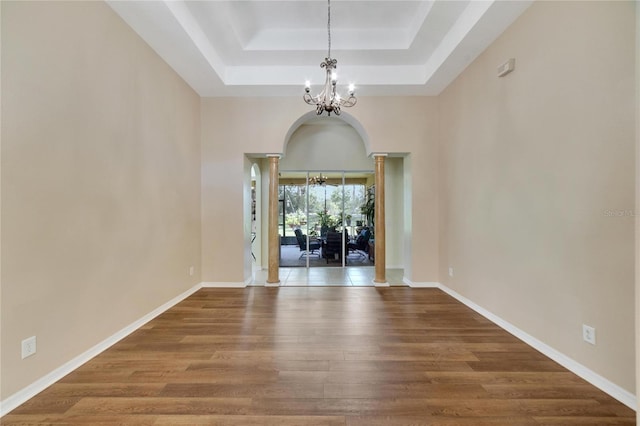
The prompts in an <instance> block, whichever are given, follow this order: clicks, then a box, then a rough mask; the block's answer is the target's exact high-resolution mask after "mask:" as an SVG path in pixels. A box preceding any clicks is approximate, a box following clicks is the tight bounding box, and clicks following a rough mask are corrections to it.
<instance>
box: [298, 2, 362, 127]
mask: <svg viewBox="0 0 640 426" xmlns="http://www.w3.org/2000/svg"><path fill="white" fill-rule="evenodd" d="M327 34H328V45H329V49H328V53H327V57H326V58H324V62H322V63H321V64H320V68H325V69H326V72H327V75H326V77H325V81H324V88H323V89H322V91H321V92H320V93H319V94H318V95H316V96H311V95H310V94H309V92H310V91H311V83H310V82H309V81H307V82H306V85H305V89H304V91H305V94H304V95H303V96H302V98H303V99H304V101H305V102H306V103H307V104H309V105H315V107H316V113H317V114H318V115H322V113H323V112H324V111H327V113H328V115H329V116H331V113H332V112H333V113H334V114H335V115H340V109H341V108H343V107H344V108H349V107H352V106H354V105H355V104H356V102H357V101H358V100H357V99H356V97H355V96H354V93H355V87H354V85H353V84H350V85H349V97H348V98H346V99H344V98H342V97H341V96H340V94H338V93H337V91H336V84H337V83H338V76H337V74H336V71H335V70H336V68H337V67H338V61H337V60H336V59H331V0H327Z"/></svg>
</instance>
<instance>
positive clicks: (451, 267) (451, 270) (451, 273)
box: [449, 266, 453, 277]
mask: <svg viewBox="0 0 640 426" xmlns="http://www.w3.org/2000/svg"><path fill="white" fill-rule="evenodd" d="M449 276H450V277H452V276H453V266H449Z"/></svg>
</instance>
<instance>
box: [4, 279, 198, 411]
mask: <svg viewBox="0 0 640 426" xmlns="http://www.w3.org/2000/svg"><path fill="white" fill-rule="evenodd" d="M201 287H202V285H201V284H197V285H195V286H193V287H191V288H190V289H189V290H187V291H185V292H184V293H182V294H180V295H178V296H176V297H174V298H173V299H171V300H169V301H168V302H167V303H165V304H163V305H162V306H159V307H158V308H156V309H154V310H153V311H151V312H150V313H148V314H147V315H145V316H143V317H142V318H140V319H139V320H137V321H135V322H133V323H131V324H129V325H128V326H126V327H125V328H123V329H122V330H120V331H118V332H117V333H115V334H113V335H112V336H110V337H108V338H106V339H105V340H103V341H102V342H100V343H98V344H97V345H95V346H94V347H92V348H91V349H89V350H87V351H86V352H84V353H82V354H80V355H78V356H77V357H75V358H73V359H72V360H70V361H69V362H67V363H65V364H63V365H62V366H61V367H58V368H56V369H55V370H53V371H52V372H50V373H49V374H47V375H45V376H43V377H41V378H40V379H38V380H36V381H35V382H33V383H31V384H30V385H28V386H27V387H25V388H23V389H21V390H19V391H18V392H16V393H14V394H13V395H11V396H9V397H8V398H6V399H5V400H3V401H0V417H2V416H4V415H5V414H8V413H9V412H10V411H12V410H14V409H15V408H17V407H18V406H20V405H22V404H24V403H25V402H27V401H28V400H29V399H31V398H33V397H34V396H36V395H37V394H39V393H40V392H42V391H43V390H45V389H46V388H48V387H49V386H51V385H52V384H54V383H55V382H57V381H58V380H60V379H62V378H63V377H64V376H66V375H67V374H69V373H71V372H72V371H74V370H75V369H77V368H79V367H80V366H82V365H83V364H84V363H86V362H87V361H90V360H91V359H92V358H94V357H96V356H97V355H99V354H100V353H102V352H104V351H105V350H107V349H109V348H110V347H111V346H113V345H114V344H116V343H118V342H119V341H120V340H122V339H124V338H125V337H127V336H128V335H129V334H131V333H133V332H134V331H136V330H137V329H139V328H140V327H142V326H143V325H145V324H146V323H148V322H149V321H151V320H152V319H154V318H155V317H157V316H158V315H160V314H161V313H163V312H165V311H166V310H168V309H169V308H171V307H173V306H174V305H176V304H178V303H179V302H181V301H183V300H184V299H186V298H187V297H189V296H191V295H192V294H193V293H195V292H196V291H198V290H200V288H201Z"/></svg>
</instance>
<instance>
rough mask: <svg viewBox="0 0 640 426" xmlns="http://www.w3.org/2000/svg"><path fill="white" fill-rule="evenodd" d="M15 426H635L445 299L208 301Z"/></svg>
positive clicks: (410, 294)
mask: <svg viewBox="0 0 640 426" xmlns="http://www.w3.org/2000/svg"><path fill="white" fill-rule="evenodd" d="M0 423H2V424H3V425H15V424H91V425H102V424H140V425H143V424H148V425H198V424H208V425H284V426H288V425H350V426H355V425H358V426H360V425H362V426H365V425H366V426H378V425H385V426H394V425H430V426H434V425H474V426H481V425H510V426H513V425H633V424H635V413H634V412H633V411H632V410H631V409H629V408H627V407H625V406H624V405H622V404H620V403H619V402H617V401H615V400H614V399H613V398H611V397H609V396H607V395H606V394H604V393H603V392H601V391H599V390H598V389H596V388H595V387H593V386H591V385H589V384H587V383H586V382H585V381H583V380H582V379H580V378H579V377H577V376H576V375H574V374H573V373H570V372H568V371H567V370H565V369H564V368H562V367H561V366H559V365H558V364H556V363H555V362H553V361H551V360H549V359H548V358H546V357H545V356H543V355H542V354H540V353H539V352H537V351H535V350H533V349H531V348H530V347H529V346H527V345H525V344H524V343H522V342H521V341H519V340H518V339H516V338H515V337H513V336H512V335H510V334H509V333H507V332H505V331H504V330H502V329H500V328H498V327H497V326H495V325H493V324H492V323H491V322H489V321H488V320H486V319H485V318H483V317H482V316H480V315H478V314H476V313H475V312H473V311H471V310H470V309H468V308H467V307H465V306H464V305H462V304H460V303H459V302H457V301H456V300H454V299H453V298H451V297H450V296H448V295H446V294H445V293H443V292H442V291H440V290H437V289H410V288H400V287H396V288H372V287H360V288H357V287H281V288H264V287H251V288H246V289H202V290H200V291H198V292H197V293H195V294H194V295H192V296H191V297H189V298H188V299H186V300H185V301H183V302H182V303H180V304H178V305H176V306H175V307H173V308H172V309H170V310H169V311H167V312H166V313H164V314H163V315H161V316H159V317H158V318H156V319H155V320H153V321H151V322H150V323H148V324H147V325H146V326H144V327H143V328H142V329H140V330H138V331H136V332H135V333H133V334H132V335H130V336H129V337H127V338H126V339H124V340H123V341H121V342H120V343H118V344H116V345H114V346H113V347H112V348H110V349H109V350H107V351H105V352H104V353H103V354H101V355H100V356H98V357H96V358H95V359H93V360H92V361H90V362H88V363H87V364H85V365H84V366H82V367H81V368H79V369H78V370H76V371H75V372H73V373H71V374H69V375H68V376H67V377H65V378H64V379H62V380H61V381H60V382H58V383H56V384H55V385H53V386H51V387H50V388H49V389H47V390H45V391H44V392H42V393H41V394H40V395H38V396H36V397H35V398H33V399H31V400H30V401H28V402H27V403H25V404H24V405H22V406H20V407H18V408H17V409H15V410H14V411H13V412H11V413H10V414H8V415H7V416H5V417H4V418H3V419H2V420H1V421H0Z"/></svg>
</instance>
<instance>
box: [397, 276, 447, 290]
mask: <svg viewBox="0 0 640 426" xmlns="http://www.w3.org/2000/svg"><path fill="white" fill-rule="evenodd" d="M402 282H403V283H405V284H406V285H408V286H409V287H411V288H441V286H440V283H438V282H418V283H414V282H413V281H411V280H410V279H408V278H407V277H403V278H402Z"/></svg>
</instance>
